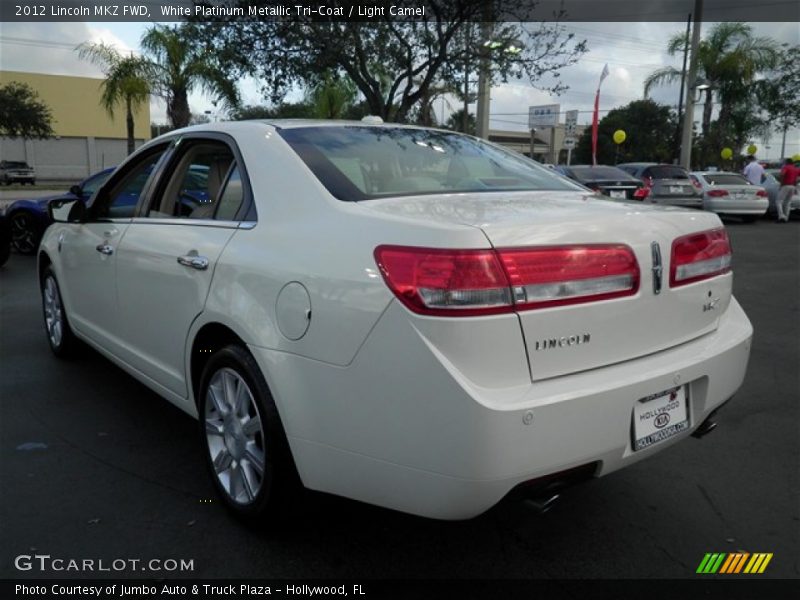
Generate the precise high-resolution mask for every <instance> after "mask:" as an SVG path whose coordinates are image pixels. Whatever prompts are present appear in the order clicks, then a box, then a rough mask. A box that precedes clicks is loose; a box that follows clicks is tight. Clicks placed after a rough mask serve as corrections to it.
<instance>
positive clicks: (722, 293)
mask: <svg viewBox="0 0 800 600" xmlns="http://www.w3.org/2000/svg"><path fill="white" fill-rule="evenodd" d="M360 205H361V206H364V207H366V208H368V209H370V210H375V211H380V212H384V213H387V214H390V215H392V216H393V217H406V218H409V219H413V220H416V219H420V220H423V221H426V222H429V221H432V220H433V221H439V222H448V223H457V224H461V225H464V224H466V225H472V226H474V227H477V228H480V229H481V230H482V231H483V232H484V234H485V235H486V237H487V238H488V240H489V242H490V243H491V244H492V246H494V247H495V248H518V247H526V246H558V245H569V244H625V245H627V246H629V247H630V248H631V249H632V250H633V252H634V254H635V256H636V260H637V262H638V265H639V270H640V283H639V289H638V291H637V293H636V294H635V295H633V296H629V297H624V298H615V299H610V300H601V301H594V302H587V303H582V304H573V305H567V306H554V307H549V308H538V309H533V310H520V311H517V315H518V317H519V321H520V326H521V327H522V332H523V335H524V339H525V343H526V346H527V351H528V360H529V366H530V370H531V377H532V379H533V380H534V381H536V380H542V379H547V378H551V377H557V376H559V375H565V374H568V373H575V372H579V371H584V370H587V369H593V368H597V367H602V366H605V365H610V364H614V363H618V362H622V361H625V360H630V359H633V358H636V357H640V356H645V355H647V354H652V353H654V352H658V351H661V350H664V349H667V348H670V347H672V346H676V345H678V344H681V343H684V342H686V341H689V340H691V339H694V338H697V337H699V336H702V335H704V334H706V333H709V332H711V331H713V330H714V329H715V328H716V327H717V322H718V320H719V316H720V315H721V314H722V313H723V312H724V311H725V310H726V309H727V306H728V303H729V301H730V297H731V284H732V275H731V274H730V273H728V274H725V275H720V276H717V277H714V278H712V279H708V280H705V281H700V282H697V283H693V284H688V285H684V286H681V287H677V288H670V285H669V268H670V253H671V247H672V242H673V240H675V239H676V238H678V237H680V236H682V235H686V234H689V233H694V232H699V231H704V230H708V229H715V228H719V227H720V226H721V225H720V221H719V219H718V217H717V216H716V215H714V214H712V213H704V212H699V211H694V210H687V209H681V208H675V207H655V206H647V205H642V204H639V203H631V202H620V201H611V200H603V199H599V198H598V197H597V196H594V195H590V194H579V193H574V192H508V193H506V192H494V193H480V194H448V195H437V196H416V197H408V198H387V199H381V200H371V201H366V202H362V203H360ZM654 244H656V245H657V247H658V250H659V251H660V255H661V262H662V267H663V271H662V274H661V289H660V293H658V294H656V293H655V292H654V279H655V276H654V275H655V274H654V270H653V266H654V264H653V263H654V259H653V253H654V249H653V248H654ZM476 342H479V340H476Z"/></svg>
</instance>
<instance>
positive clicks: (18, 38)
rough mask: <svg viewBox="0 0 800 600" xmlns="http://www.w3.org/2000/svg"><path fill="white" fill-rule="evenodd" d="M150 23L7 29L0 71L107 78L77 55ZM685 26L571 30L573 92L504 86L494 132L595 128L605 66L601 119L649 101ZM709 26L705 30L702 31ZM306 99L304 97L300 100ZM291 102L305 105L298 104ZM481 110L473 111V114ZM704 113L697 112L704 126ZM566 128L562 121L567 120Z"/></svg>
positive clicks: (771, 147)
mask: <svg viewBox="0 0 800 600" xmlns="http://www.w3.org/2000/svg"><path fill="white" fill-rule="evenodd" d="M751 25H752V27H753V31H754V34H755V35H756V36H768V37H771V38H773V39H775V40H777V41H778V42H781V43H782V42H786V43H789V44H793V45H795V44H800V27H798V24H797V23H796V22H784V23H752V24H751ZM147 27H148V24H147V23H79V22H76V23H15V24H13V25H12V24H9V23H0V67H1V68H2V69H4V70H12V71H31V72H38V73H52V74H63V75H80V76H86V77H101V76H102V74H101V72H100V70H99V68H98V67H95V66H94V65H92V64H90V63H88V62H85V61H81V60H79V59H78V58H77V55H76V53H75V52H74V48H75V46H76V45H78V44H80V43H82V42H85V41H92V42H97V41H104V42H106V43H110V44H113V45H115V46H117V48H119V49H120V50H122V51H133V52H138V48H139V46H138V42H139V38H140V37H141V35H142V33H143V32H144V31H145V30H146V29H147ZM685 27H686V24H685V23H664V22H657V23H622V24H620V23H601V22H591V23H569V24H567V25H565V28H566V31H568V32H571V33H574V34H575V37H576V39H581V40H584V39H585V40H586V42H587V46H588V52H587V53H586V54H585V55H583V56H582V57H581V59H580V60H579V61H578V62H577V63H576V64H574V65H572V66H569V67H566V68H564V69H562V71H561V77H560V79H561V81H562V82H563V83H566V84H567V85H568V86H569V90H568V91H567V92H565V93H563V94H561V95H560V96H552V95H550V94H548V93H546V92H543V91H540V90H537V89H535V88H532V87H531V86H530V85H529V84H527V83H526V82H524V81H512V82H509V83H507V84H497V85H495V86H494V87H493V88H492V91H491V113H490V114H491V119H490V128H491V129H506V130H517V131H525V130H527V114H528V107H530V106H535V105H540V104H560V105H561V111H562V112H563V111H567V110H579V111H581V112H580V113H579V118H578V123H579V124H588V123H590V122H591V111H592V107H593V103H594V94H595V90H596V88H597V82H598V79H599V77H600V72H601V71H602V69H603V65H604V64H608V68H609V72H610V73H609V76H608V77H607V78H606V79H605V81H604V82H603V85H602V89H601V96H600V110H601V115H600V116H601V117H602V115H603V114H604V113H605V112H607V111H608V110H610V109H612V108H615V107H619V106H623V105H625V104H627V103H628V102H630V101H632V100H637V99H641V98H642V97H643V81H644V79H645V77H646V76H647V75H648V74H649V73H650V72H652V71H653V70H655V69H657V68H659V67H662V66H665V65H672V66H675V67H677V68H680V67H681V57H678V56H676V57H671V56H669V55H668V54H667V53H666V45H667V40H668V39H669V38H670V37H671V36H672V35H673V34H675V33H678V32H681V31H684V30H685ZM708 27H710V24H707V23H706V24H704V25H703V28H704V29H703V31H705V30H707V28H708ZM240 89H241V93H242V98H243V101H244V103H245V104H263V103H264V100H263V99H262V98H261V97H260V94H259V92H258V85H257V83H256V82H254V81H252V80H244V81H243V82H242V83H241V85H240ZM678 93H679V90H678V87H677V86H675V87H662V88H658V89H657V90H655V91H654V92H653V93H652V94H651V97H652V98H653V99H654V100H656V101H657V102H660V103H663V104H668V105H672V106H676V105H677V102H678ZM295 96H299V94H295ZM289 99H295V100H296V99H298V97H295V98H292V97H290V98H289ZM190 105H191V109H192V112H193V113H203V112H205V111H212V115H213V113H214V112H215V108H214V106H212V104H211V99H210V98H207V97H205V96H204V95H203V94H202V93H199V92H196V93H193V94H192V96H191V97H190ZM458 108H460V107H459V105H458V102H457V101H456V100H454V99H453V100H447V99H445V100H442V101H439V102H437V104H436V114H437V117H439V116H441V115H444V116H445V118H446V117H447V115H449V113H450V112H451V110H457V109H458ZM472 109H473V110H474V106H473V107H472ZM701 110H702V106H701V105H699V106H697V108H696V111H695V120H697V119H698V118H699V113H700V111H701ZM151 120H152V121H153V122H157V123H158V122H160V123H165V122H166V108H165V106H164V104H163V102H161V101H159V100H154V101H153V102H152V104H151ZM562 120H563V119H562ZM780 138H781V135H780V133H774V134H772V136H771V137H770V138H769V139H755V140H753V141H754V142H755V143H756V144H757V146H759V152H758V155H759V158H763V159H776V158H779V154H780V145H781V139H780ZM798 152H800V133H799V132H798V131H796V130H795V131H790V132H789V136H788V137H787V146H786V152H785V153H786V154H789V155H791V154H796V153H798Z"/></svg>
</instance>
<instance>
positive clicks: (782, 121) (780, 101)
mask: <svg viewBox="0 0 800 600" xmlns="http://www.w3.org/2000/svg"><path fill="white" fill-rule="evenodd" d="M755 90H756V92H755V94H756V98H757V99H758V103H759V106H760V107H761V109H762V110H763V111H764V112H765V113H766V117H767V121H768V122H769V123H770V124H772V125H774V126H775V127H776V128H777V129H778V130H780V131H783V132H784V135H785V134H786V131H787V130H788V129H789V128H791V127H797V126H798V125H800V101H798V99H799V98H800V46H792V47H789V48H785V49H784V50H783V51H782V52H781V55H780V58H779V59H778V61H777V63H776V66H775V68H774V69H773V70H772V71H771V72H770V73H769V74H768V76H767V77H765V78H764V79H761V80H759V81H757V82H756V83H755Z"/></svg>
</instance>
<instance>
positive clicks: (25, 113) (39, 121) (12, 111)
mask: <svg viewBox="0 0 800 600" xmlns="http://www.w3.org/2000/svg"><path fill="white" fill-rule="evenodd" d="M52 124H53V113H52V112H51V111H50V108H49V107H48V106H47V105H46V104H45V103H44V102H42V100H41V98H39V94H37V93H36V91H35V90H34V89H33V88H31V87H30V86H29V85H27V84H25V83H19V82H17V81H11V82H9V83H7V84H6V85H3V86H0V135H6V136H8V137H23V138H46V137H50V136H51V135H53V127H52Z"/></svg>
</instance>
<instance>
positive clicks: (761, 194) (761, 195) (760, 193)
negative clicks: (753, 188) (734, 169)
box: [756, 190, 769, 198]
mask: <svg viewBox="0 0 800 600" xmlns="http://www.w3.org/2000/svg"><path fill="white" fill-rule="evenodd" d="M756 196H758V197H759V198H767V197H768V196H769V194H767V190H758V191H757V192H756Z"/></svg>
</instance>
